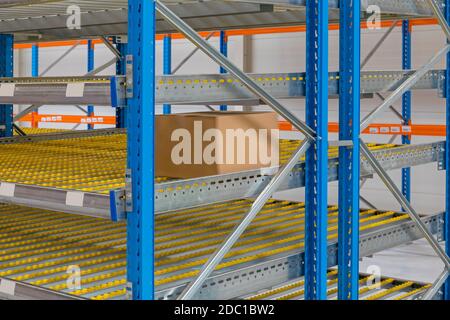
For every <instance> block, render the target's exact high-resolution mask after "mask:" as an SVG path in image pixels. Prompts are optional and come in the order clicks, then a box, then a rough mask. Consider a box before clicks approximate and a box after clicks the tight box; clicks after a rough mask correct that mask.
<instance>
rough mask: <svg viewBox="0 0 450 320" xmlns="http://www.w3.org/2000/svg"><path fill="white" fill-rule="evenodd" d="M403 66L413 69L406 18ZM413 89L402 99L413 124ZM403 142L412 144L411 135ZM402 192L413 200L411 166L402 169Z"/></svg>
mask: <svg viewBox="0 0 450 320" xmlns="http://www.w3.org/2000/svg"><path fill="white" fill-rule="evenodd" d="M402 39H403V40H402V68H403V70H411V60H412V59H411V25H410V23H409V20H404V21H403V24H402ZM411 97H412V96H411V91H408V92H406V93H405V94H404V95H403V100H402V116H403V124H404V125H407V126H408V125H410V124H411ZM402 143H403V144H411V138H410V136H407V135H404V136H402ZM402 192H403V195H404V196H405V197H406V199H408V201H410V202H411V168H404V169H402Z"/></svg>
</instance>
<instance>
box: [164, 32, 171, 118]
mask: <svg viewBox="0 0 450 320" xmlns="http://www.w3.org/2000/svg"><path fill="white" fill-rule="evenodd" d="M163 73H164V74H165V75H171V74H172V37H171V36H170V35H166V36H165V37H164V43H163ZM163 113H164V114H171V113H172V106H171V105H170V104H165V105H163Z"/></svg>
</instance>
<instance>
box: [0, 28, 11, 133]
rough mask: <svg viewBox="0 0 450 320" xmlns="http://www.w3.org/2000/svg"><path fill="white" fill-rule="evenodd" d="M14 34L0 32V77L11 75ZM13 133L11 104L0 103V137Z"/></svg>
mask: <svg viewBox="0 0 450 320" xmlns="http://www.w3.org/2000/svg"><path fill="white" fill-rule="evenodd" d="M13 47H14V36H12V35H1V34H0V77H13V74H14V48H13ZM12 135H13V106H12V105H11V104H3V105H1V104H0V137H11V136H12Z"/></svg>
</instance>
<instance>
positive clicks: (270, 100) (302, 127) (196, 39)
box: [155, 1, 316, 141]
mask: <svg viewBox="0 0 450 320" xmlns="http://www.w3.org/2000/svg"><path fill="white" fill-rule="evenodd" d="M155 3H156V10H157V11H158V13H159V14H160V15H161V16H162V17H163V18H164V19H165V20H166V21H167V22H168V23H170V24H171V25H172V26H174V27H175V28H176V29H177V30H178V31H180V32H181V33H182V34H183V35H184V36H185V37H186V38H187V39H188V40H189V41H191V42H192V43H193V44H195V45H196V46H197V47H199V49H200V50H201V51H203V52H204V53H205V54H206V55H207V56H209V57H210V58H211V59H212V60H214V61H215V62H216V63H217V64H219V65H220V66H222V67H223V68H224V69H226V70H227V71H228V72H229V73H230V74H232V75H233V76H235V77H236V78H237V79H238V80H239V81H241V82H242V84H243V85H244V86H245V87H247V88H248V89H249V90H250V91H251V92H252V93H253V94H255V95H256V96H258V97H259V98H260V99H261V100H262V101H264V103H265V104H267V105H268V106H270V107H271V108H272V109H273V110H274V111H276V112H277V113H278V114H279V115H281V116H282V117H283V118H284V119H286V120H288V121H289V122H291V123H292V125H293V126H294V127H295V128H296V129H297V130H299V131H300V132H302V133H303V134H304V135H305V136H306V138H308V139H310V140H313V141H315V140H316V133H315V132H314V130H313V129H311V128H310V127H309V126H308V125H306V124H305V123H304V122H303V121H301V120H300V119H298V118H297V117H296V116H295V115H294V114H292V113H291V112H290V111H289V110H288V109H287V108H285V107H284V106H283V105H282V104H281V103H280V102H278V101H277V100H276V99H275V98H274V97H273V96H272V95H270V94H269V93H267V92H266V91H265V90H264V89H263V88H261V87H260V86H259V85H258V84H257V83H256V82H255V81H254V80H253V79H251V78H250V77H249V76H248V75H247V74H245V73H244V72H242V71H241V70H240V69H239V68H238V67H237V66H235V65H234V64H233V63H232V62H231V61H230V60H229V59H228V58H226V57H224V56H223V55H222V54H221V53H220V52H218V51H217V50H216V49H215V48H214V47H213V46H212V45H211V44H209V43H208V42H207V41H205V39H203V38H202V37H200V36H199V35H198V33H197V32H195V30H194V29H192V28H191V27H190V26H189V25H188V24H186V23H185V22H184V21H183V20H182V19H180V18H179V17H178V16H177V15H176V14H174V13H173V12H172V11H171V10H170V9H169V8H167V7H166V6H165V5H164V4H163V3H161V1H156V2H155Z"/></svg>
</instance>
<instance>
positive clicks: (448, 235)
mask: <svg viewBox="0 0 450 320" xmlns="http://www.w3.org/2000/svg"><path fill="white" fill-rule="evenodd" d="M445 17H446V19H447V22H450V0H445ZM445 94H446V111H447V115H446V123H447V132H446V142H445V149H446V151H445V160H446V163H447V171H446V179H445V182H446V183H445V184H446V190H445V230H444V237H445V249H446V252H447V254H450V168H449V165H450V54H448V55H447V71H446V80H445ZM444 299H445V300H450V279H447V282H446V283H445V286H444Z"/></svg>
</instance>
